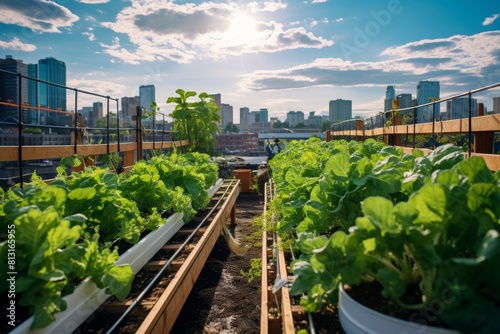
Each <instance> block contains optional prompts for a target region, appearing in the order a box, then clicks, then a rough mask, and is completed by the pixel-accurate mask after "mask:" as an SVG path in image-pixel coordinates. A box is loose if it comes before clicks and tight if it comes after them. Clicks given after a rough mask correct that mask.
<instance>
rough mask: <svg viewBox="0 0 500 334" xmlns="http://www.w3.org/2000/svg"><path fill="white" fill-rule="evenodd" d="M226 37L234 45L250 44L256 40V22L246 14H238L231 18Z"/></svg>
mask: <svg viewBox="0 0 500 334" xmlns="http://www.w3.org/2000/svg"><path fill="white" fill-rule="evenodd" d="M230 22H231V24H230V26H229V29H228V30H227V37H228V40H229V41H230V42H231V43H234V44H250V43H251V42H252V41H255V40H256V37H257V36H256V34H257V31H256V29H255V28H256V26H257V22H256V21H255V20H254V19H253V18H252V17H251V16H250V15H248V14H246V13H243V12H238V13H235V14H234V15H233V17H232V18H231V21H230Z"/></svg>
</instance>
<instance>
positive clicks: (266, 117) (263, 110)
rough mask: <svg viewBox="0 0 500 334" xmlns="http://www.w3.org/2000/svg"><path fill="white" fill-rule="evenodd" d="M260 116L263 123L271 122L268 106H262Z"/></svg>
mask: <svg viewBox="0 0 500 334" xmlns="http://www.w3.org/2000/svg"><path fill="white" fill-rule="evenodd" d="M259 116H260V117H259V118H260V122H261V123H267V122H269V111H268V110H267V108H260V111H259Z"/></svg>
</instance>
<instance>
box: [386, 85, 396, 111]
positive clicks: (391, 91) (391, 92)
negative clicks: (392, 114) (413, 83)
mask: <svg viewBox="0 0 500 334" xmlns="http://www.w3.org/2000/svg"><path fill="white" fill-rule="evenodd" d="M395 98H396V89H395V88H394V86H387V89H386V90H385V101H384V111H388V110H391V109H392V100H394V99H395Z"/></svg>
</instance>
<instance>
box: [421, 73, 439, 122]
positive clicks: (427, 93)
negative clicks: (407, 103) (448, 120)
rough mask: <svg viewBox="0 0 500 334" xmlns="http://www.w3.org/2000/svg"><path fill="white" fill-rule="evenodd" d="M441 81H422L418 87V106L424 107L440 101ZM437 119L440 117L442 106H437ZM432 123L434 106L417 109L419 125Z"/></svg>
mask: <svg viewBox="0 0 500 334" xmlns="http://www.w3.org/2000/svg"><path fill="white" fill-rule="evenodd" d="M439 92H440V87H439V81H420V82H419V83H418V85H417V104H418V105H422V104H426V103H429V102H432V101H433V100H436V99H437V100H438V99H439ZM435 108H436V109H435V115H434V116H435V117H436V118H437V117H439V116H440V105H439V103H437V104H436V105H435ZM425 122H432V105H429V106H426V107H420V108H417V123H425Z"/></svg>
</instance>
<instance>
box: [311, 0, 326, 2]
mask: <svg viewBox="0 0 500 334" xmlns="http://www.w3.org/2000/svg"><path fill="white" fill-rule="evenodd" d="M327 1H328V0H312V1H311V3H323V2H327Z"/></svg>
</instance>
